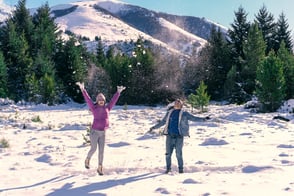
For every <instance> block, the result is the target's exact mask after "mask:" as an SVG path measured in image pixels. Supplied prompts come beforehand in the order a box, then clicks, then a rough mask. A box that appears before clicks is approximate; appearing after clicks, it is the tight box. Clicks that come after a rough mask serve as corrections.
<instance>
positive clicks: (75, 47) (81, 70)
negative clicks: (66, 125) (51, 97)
mask: <svg viewBox="0 0 294 196" xmlns="http://www.w3.org/2000/svg"><path fill="white" fill-rule="evenodd" d="M84 50H85V48H84V47H83V46H82V45H81V44H80V43H79V42H78V41H77V39H76V38H74V37H71V38H70V39H69V40H68V41H67V42H66V43H65V46H64V49H63V55H61V54H59V55H60V57H63V58H64V59H63V60H62V63H63V64H60V62H59V63H58V65H57V67H56V69H57V70H56V71H57V75H58V77H59V78H60V80H61V81H62V83H63V85H62V86H63V87H64V89H63V92H65V94H66V95H67V96H69V97H70V98H72V99H73V100H74V101H77V102H81V101H83V97H81V95H80V93H78V87H77V85H76V84H75V83H76V82H79V81H84V79H85V74H86V68H87V63H86V59H85V58H84V55H83V54H84Z"/></svg>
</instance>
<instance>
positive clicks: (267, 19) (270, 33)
mask: <svg viewBox="0 0 294 196" xmlns="http://www.w3.org/2000/svg"><path fill="white" fill-rule="evenodd" d="M255 17H256V20H257V23H258V27H259V29H260V30H261V32H262V35H263V39H264V41H265V43H266V55H267V54H268V53H269V52H270V51H271V50H272V49H274V45H275V37H274V35H275V29H276V24H275V22H274V16H273V14H271V13H269V12H268V10H267V8H266V6H265V5H263V6H262V7H261V8H260V10H259V12H258V14H257V15H255Z"/></svg>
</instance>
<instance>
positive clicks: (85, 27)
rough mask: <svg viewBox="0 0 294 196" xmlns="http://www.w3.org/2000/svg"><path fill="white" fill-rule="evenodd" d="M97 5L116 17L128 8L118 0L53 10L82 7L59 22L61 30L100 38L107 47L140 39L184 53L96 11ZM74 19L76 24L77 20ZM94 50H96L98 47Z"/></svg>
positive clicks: (67, 6) (55, 7)
mask: <svg viewBox="0 0 294 196" xmlns="http://www.w3.org/2000/svg"><path fill="white" fill-rule="evenodd" d="M95 5H99V6H100V7H103V8H104V9H107V10H108V11H109V12H112V13H116V12H118V11H119V10H123V9H125V8H124V5H126V4H125V3H122V2H120V1H114V0H111V1H104V0H95V1H81V2H80V1H79V2H74V3H70V4H63V5H58V6H53V7H52V8H51V10H52V11H53V10H61V9H67V8H70V7H72V6H78V7H77V9H76V10H75V11H74V12H72V13H70V14H67V15H66V16H63V17H58V18H56V19H55V22H56V23H57V24H58V27H59V29H60V30H62V31H64V32H65V31H66V30H69V31H71V32H73V33H75V34H77V35H81V36H85V37H88V38H89V39H90V40H92V41H93V40H95V37H96V36H99V37H101V39H102V40H103V42H104V44H106V45H107V46H109V45H112V44H115V43H117V42H125V41H132V40H133V41H136V40H137V39H138V38H139V37H142V38H144V39H147V40H150V41H152V42H153V43H155V44H157V45H158V46H164V47H166V48H167V49H168V50H169V51H171V52H174V53H177V54H179V53H180V52H179V51H178V50H176V49H174V48H171V47H169V46H168V45H167V44H166V43H164V42H161V41H159V40H157V39H154V38H153V37H151V36H150V35H147V34H145V33H143V32H141V31H139V30H137V29H135V28H133V27H131V26H129V25H127V24H126V23H124V22H123V21H121V20H119V19H118V18H116V17H113V16H112V15H110V14H105V13H103V12H100V11H98V10H96V9H95V8H94V6H95ZM73 18H74V19H75V20H73ZM89 29H90V30H89ZM64 38H65V39H67V37H66V35H64ZM92 48H95V46H93V47H92Z"/></svg>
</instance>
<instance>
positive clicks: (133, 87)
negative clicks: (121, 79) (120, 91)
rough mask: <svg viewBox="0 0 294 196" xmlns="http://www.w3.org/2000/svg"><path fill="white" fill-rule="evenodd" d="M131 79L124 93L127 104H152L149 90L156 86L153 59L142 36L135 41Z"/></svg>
mask: <svg viewBox="0 0 294 196" xmlns="http://www.w3.org/2000/svg"><path fill="white" fill-rule="evenodd" d="M130 65H131V67H132V70H131V79H130V86H128V91H126V94H127V95H128V97H129V102H128V104H152V103H153V97H150V96H148V95H149V92H151V91H153V90H154V89H155V88H156V84H155V82H154V73H155V69H154V59H153V55H152V53H151V51H150V50H149V49H148V48H145V47H144V43H143V40H142V38H139V39H138V40H137V42H136V47H135V49H134V51H133V56H132V58H131V64H130Z"/></svg>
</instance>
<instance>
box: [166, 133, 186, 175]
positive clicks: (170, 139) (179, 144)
mask: <svg viewBox="0 0 294 196" xmlns="http://www.w3.org/2000/svg"><path fill="white" fill-rule="evenodd" d="M165 144H166V154H165V160H166V169H167V170H170V169H171V156H172V154H173V150H174V148H175V149H176V157H177V160H178V168H179V170H183V164H184V163H183V153H182V149H183V144H184V137H182V136H170V135H167V136H166V143H165Z"/></svg>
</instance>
